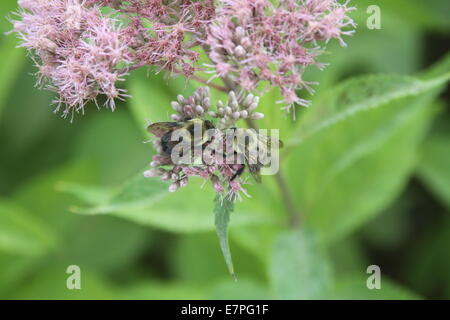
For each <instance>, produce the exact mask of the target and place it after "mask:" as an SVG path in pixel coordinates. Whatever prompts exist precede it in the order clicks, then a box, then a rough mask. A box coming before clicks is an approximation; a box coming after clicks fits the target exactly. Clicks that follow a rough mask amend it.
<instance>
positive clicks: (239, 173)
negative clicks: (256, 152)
mask: <svg viewBox="0 0 450 320" xmlns="http://www.w3.org/2000/svg"><path fill="white" fill-rule="evenodd" d="M244 170H245V166H242V167H241V168H239V169H238V171H236V173H235V174H234V176H232V177H231V179H230V181H233V180H234V179H236V178H237V177H239V176H240V175H241V174H242V173H243V172H244Z"/></svg>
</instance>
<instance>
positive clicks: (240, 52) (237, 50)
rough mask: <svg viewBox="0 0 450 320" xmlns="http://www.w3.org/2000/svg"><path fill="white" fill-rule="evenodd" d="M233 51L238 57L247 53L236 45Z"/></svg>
mask: <svg viewBox="0 0 450 320" xmlns="http://www.w3.org/2000/svg"><path fill="white" fill-rule="evenodd" d="M233 51H234V55H235V56H236V57H238V58H242V57H243V56H245V54H246V53H247V52H246V51H245V49H244V48H243V47H242V46H237V47H236V48H234V50H233Z"/></svg>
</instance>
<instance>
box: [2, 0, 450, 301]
mask: <svg viewBox="0 0 450 320" xmlns="http://www.w3.org/2000/svg"><path fill="white" fill-rule="evenodd" d="M352 2H353V3H354V4H355V5H356V6H357V7H358V10H357V11H356V12H355V13H354V14H353V16H354V18H355V19H356V20H357V22H358V29H357V32H356V34H355V36H353V37H352V38H348V39H347V43H348V48H340V47H339V46H337V45H336V44H330V46H329V47H328V49H329V50H328V52H327V54H326V55H325V56H323V57H322V59H321V61H324V62H328V63H330V66H329V67H328V68H327V69H325V71H323V72H315V71H311V72H310V74H309V77H310V79H315V80H317V81H320V85H319V86H318V87H317V93H316V95H315V96H314V97H313V98H312V100H313V104H312V106H311V108H310V109H308V110H301V111H300V112H299V113H298V120H297V122H294V121H292V119H291V118H290V117H289V116H286V115H284V114H283V113H282V111H280V110H279V108H278V107H277V106H274V101H276V100H278V98H277V93H270V94H268V95H267V96H265V97H264V98H263V99H262V106H261V111H262V112H264V113H266V117H265V119H264V123H263V126H265V127H267V128H282V131H281V135H282V139H283V140H284V141H285V142H287V145H288V148H287V149H286V150H285V152H286V155H287V153H289V157H286V161H284V162H283V169H284V171H285V174H286V176H287V177H288V183H289V185H290V187H291V189H292V193H293V195H294V197H295V199H296V204H297V205H298V207H299V208H300V209H301V211H302V213H303V217H302V220H303V222H304V228H303V229H302V230H303V231H302V232H301V233H287V232H286V231H283V230H285V229H286V228H285V225H284V224H285V220H286V215H285V212H284V207H283V205H282V203H281V200H280V197H279V192H278V190H277V189H276V186H275V184H274V182H273V180H272V179H271V178H270V177H266V178H265V179H264V182H265V183H264V184H263V185H261V186H255V185H251V186H249V188H248V191H249V192H250V193H251V194H252V198H250V199H245V200H244V201H243V202H242V203H238V204H237V205H236V210H235V212H234V213H233V214H232V217H231V224H230V238H231V240H230V241H231V250H232V255H233V260H234V264H235V269H236V272H237V275H238V279H239V280H238V282H234V281H233V280H232V278H231V277H230V276H229V275H228V273H227V269H226V265H225V263H224V261H223V257H222V255H221V252H220V249H219V245H218V241H217V237H216V235H215V232H214V221H213V213H212V209H213V203H212V199H213V195H212V193H211V192H210V190H209V189H208V188H209V186H205V188H203V189H199V188H198V185H200V183H198V184H197V185H196V183H192V185H190V186H189V187H188V188H185V189H183V190H180V191H179V192H177V193H175V194H169V193H167V192H166V191H165V190H166V188H167V186H166V185H163V186H161V184H160V183H159V182H158V181H151V180H142V179H140V178H139V175H141V173H142V171H143V170H144V169H145V168H146V166H147V165H148V163H149V162H150V160H151V155H152V152H153V150H152V146H151V144H145V143H144V141H146V140H148V139H149V137H148V136H147V135H146V134H145V131H144V130H143V129H144V128H145V119H146V118H147V119H149V120H152V121H165V120H167V119H168V115H169V113H170V108H169V105H170V104H169V103H170V101H171V100H172V99H174V98H175V97H176V95H177V94H179V93H182V94H184V95H188V94H189V93H191V92H192V91H193V89H194V88H195V86H197V85H196V84H194V83H185V82H184V81H183V80H182V79H171V80H165V79H163V77H162V76H161V75H159V76H153V75H150V76H148V77H147V75H146V72H145V70H143V71H137V72H134V73H133V74H132V75H131V76H130V77H129V81H128V82H127V83H126V87H127V89H128V90H129V91H130V93H131V95H132V96H133V98H132V99H129V100H128V101H127V102H126V103H121V104H119V107H118V110H117V111H115V112H113V113H112V112H110V111H108V110H106V109H101V110H97V109H96V108H95V107H94V106H89V107H88V108H87V109H86V111H87V112H86V115H84V116H77V117H76V119H75V121H74V122H73V123H70V120H68V119H62V118H60V117H59V116H58V115H55V114H54V113H53V112H52V111H53V107H51V106H50V104H51V101H52V98H53V95H52V94H51V93H48V92H45V91H39V90H38V89H37V88H35V87H34V84H35V80H34V77H33V76H32V74H33V73H34V72H35V69H34V68H33V66H32V64H31V62H30V59H28V58H27V57H26V53H25V51H24V50H23V49H16V48H15V46H16V45H17V39H16V38H15V37H14V36H6V35H4V32H6V31H8V30H9V29H10V28H11V26H10V24H9V22H8V21H7V20H6V18H5V17H6V15H7V14H8V12H10V11H12V10H14V9H15V8H16V6H17V5H16V1H15V0H2V1H1V2H0V15H1V17H2V18H1V20H0V31H1V35H0V61H1V67H0V298H3V299H228V298H230V299H252V298H253V299H259V298H267V299H277V298H338V299H388V298H394V299H403V298H423V299H429V298H435V299H450V272H449V270H450V254H449V249H448V247H449V245H450V215H449V208H450V148H449V147H450V127H449V123H450V122H449V119H450V118H449V101H450V94H449V90H448V87H446V83H447V81H443V80H442V76H443V75H445V74H448V72H450V59H449V58H448V57H447V59H446V58H445V57H446V55H447V53H448V51H449V48H450V15H449V14H450V2H449V1H448V0H433V1H430V0H428V1H423V0H415V1H412V0H409V1H408V0H380V1H352ZM370 4H377V5H379V6H380V7H381V14H382V16H381V17H382V29H381V30H369V29H368V28H367V27H366V19H367V18H368V16H369V15H368V14H367V13H366V8H367V7H368V5H370ZM439 61H441V62H440V64H439V65H438V67H433V68H432V69H430V68H431V66H432V65H435V64H436V63H438V62H439ZM373 74H383V75H376V76H368V75H373ZM355 77H356V78H355ZM348 79H353V80H350V82H347V80H348ZM355 79H356V80H355ZM436 83H437V84H438V85H436ZM217 97H219V96H216V98H217ZM380 97H381V98H380ZM378 98H380V99H378ZM349 106H352V107H354V108H361V106H363V107H367V108H362V109H364V111H361V112H355V113H354V114H352V112H351V110H350V107H349ZM346 108H347V109H346ZM366 109H367V110H366ZM339 110H344V111H345V110H347V111H348V113H346V118H345V119H341V121H339V123H337V124H335V125H332V126H330V127H326V126H322V125H321V123H320V120H321V119H328V118H327V117H328V116H330V115H331V116H333V115H334V114H335V113H334V112H337V111H339ZM358 110H359V109H358ZM317 128H320V130H318V129H317ZM316 129H317V130H316ZM308 130H309V131H308ZM311 132H314V134H312V135H311V134H310V133H311ZM133 176H138V178H134V179H132V180H131V182H128V183H126V184H125V186H122V185H123V184H124V181H129V179H130V177H133ZM156 189H157V190H158V192H157V193H155V190H156ZM111 199H112V200H111ZM85 208H88V209H85ZM89 208H91V209H89ZM76 212H81V213H85V214H84V215H83V214H79V213H76ZM311 234H314V236H310V235H311ZM317 248H319V249H320V250H316V249H317ZM372 264H375V265H378V266H380V268H381V273H382V280H381V284H382V289H381V290H368V289H367V288H366V279H367V277H368V276H369V275H368V274H367V273H366V269H367V267H368V266H369V265H372ZM69 265H78V266H80V268H81V276H82V278H81V286H82V289H81V290H68V289H67V288H66V279H67V277H68V274H66V269H67V267H68V266H69Z"/></svg>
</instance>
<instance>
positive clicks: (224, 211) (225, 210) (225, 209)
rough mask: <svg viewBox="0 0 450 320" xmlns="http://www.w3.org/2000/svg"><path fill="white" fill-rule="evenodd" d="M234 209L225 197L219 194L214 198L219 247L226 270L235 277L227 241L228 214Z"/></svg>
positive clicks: (232, 204)
mask: <svg viewBox="0 0 450 320" xmlns="http://www.w3.org/2000/svg"><path fill="white" fill-rule="evenodd" d="M233 210H234V202H233V201H231V200H228V199H226V198H224V199H222V198H221V197H220V196H219V195H217V196H216V199H215V208H214V215H215V225H216V232H217V236H218V237H219V243H220V249H221V250H222V253H223V256H224V258H225V262H226V264H227V268H228V271H229V272H230V274H231V276H232V277H233V278H234V279H236V275H235V273H234V267H233V261H232V259H231V252H230V245H229V243H228V224H229V222H230V214H231V212H233Z"/></svg>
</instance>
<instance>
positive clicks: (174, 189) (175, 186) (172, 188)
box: [169, 182, 180, 192]
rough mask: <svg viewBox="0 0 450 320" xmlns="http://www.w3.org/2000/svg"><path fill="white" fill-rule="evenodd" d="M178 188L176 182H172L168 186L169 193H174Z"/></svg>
mask: <svg viewBox="0 0 450 320" xmlns="http://www.w3.org/2000/svg"><path fill="white" fill-rule="evenodd" d="M179 187H180V185H179V183H178V182H174V183H172V184H171V185H170V186H169V192H175V191H177V190H178V188H179Z"/></svg>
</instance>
